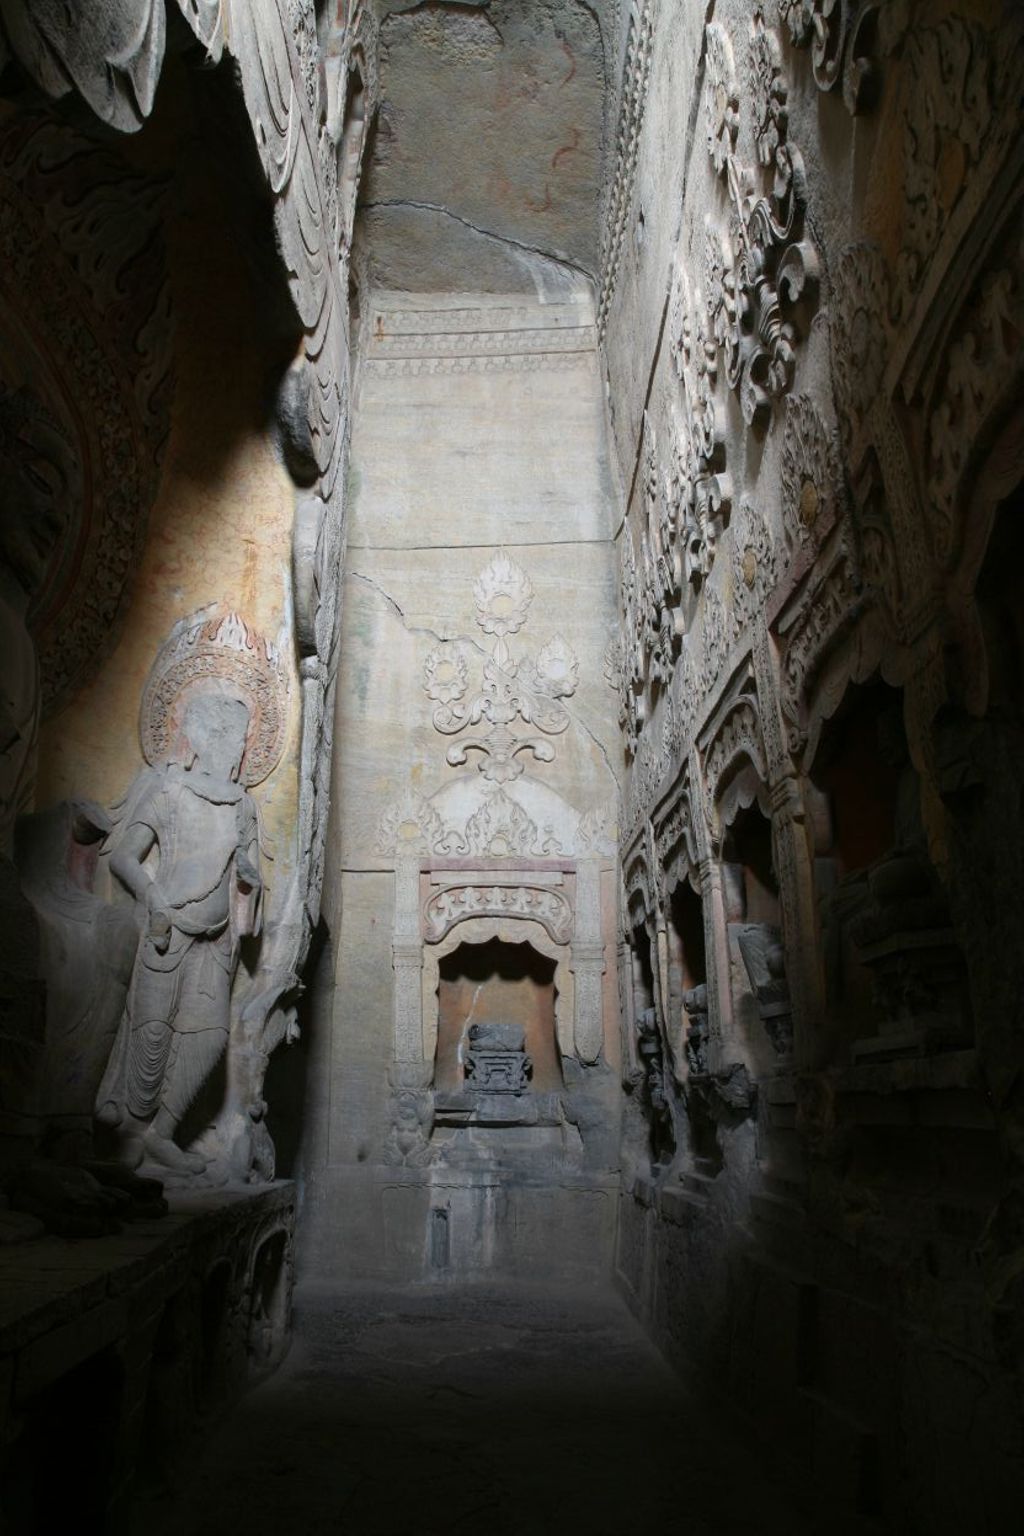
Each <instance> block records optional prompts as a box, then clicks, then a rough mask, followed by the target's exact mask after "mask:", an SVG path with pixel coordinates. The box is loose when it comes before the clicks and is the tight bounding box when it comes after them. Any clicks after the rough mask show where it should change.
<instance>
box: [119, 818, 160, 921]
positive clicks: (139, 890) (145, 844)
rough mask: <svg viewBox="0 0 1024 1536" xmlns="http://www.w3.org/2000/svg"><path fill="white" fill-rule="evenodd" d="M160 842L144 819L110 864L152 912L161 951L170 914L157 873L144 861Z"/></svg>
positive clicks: (127, 835) (135, 825)
mask: <svg viewBox="0 0 1024 1536" xmlns="http://www.w3.org/2000/svg"><path fill="white" fill-rule="evenodd" d="M157 842H158V839H157V835H156V833H155V832H154V831H153V828H152V827H148V826H147V825H146V824H145V822H141V821H136V822H133V823H132V825H131V826H130V827H129V828H128V829H127V831H126V832H125V833H124V835H123V836H122V838H121V839H120V842H119V844H118V847H117V849H116V851H115V852H114V853H113V854H112V855H111V858H110V867H111V869H112V870H113V872H114V874H115V875H116V876H117V878H118V879H119V880H120V881H121V882H122V884H124V885H126V886H127V887H128V889H129V890H130V891H131V893H132V895H133V896H134V897H135V899H136V901H141V902H142V903H143V905H144V906H145V907H146V910H147V911H148V913H149V923H148V929H149V936H150V938H151V939H152V940H153V942H154V943H155V944H156V947H157V949H159V950H161V951H162V950H164V949H166V947H167V944H168V941H169V939H170V933H171V926H172V920H171V914H170V911H169V910H168V906H167V899H166V897H165V896H164V894H163V891H162V890H161V889H160V885H159V882H158V881H157V878H156V876H155V875H153V874H151V872H150V871H149V870H148V869H147V868H146V864H145V860H146V859H147V858H148V856H149V854H150V853H151V852H152V850H153V849H154V848H155V847H156V845H157Z"/></svg>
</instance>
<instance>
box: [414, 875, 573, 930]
mask: <svg viewBox="0 0 1024 1536" xmlns="http://www.w3.org/2000/svg"><path fill="white" fill-rule="evenodd" d="M474 917H498V918H520V919H522V920H523V921H528V922H535V923H540V924H541V926H542V927H543V928H544V929H545V930H546V931H547V933H548V934H549V935H550V937H551V938H552V940H553V941H554V943H556V944H568V943H569V941H570V939H571V938H572V933H573V909H572V903H571V902H570V901H569V898H568V897H567V896H566V895H565V894H564V893H563V892H562V891H556V890H552V889H551V888H550V886H541V885H529V884H527V883H524V884H522V885H489V884H488V885H485V884H478V885H457V886H448V887H446V888H445V889H444V890H441V891H437V892H436V893H435V894H434V895H432V896H431V897H430V898H429V900H428V901H427V902H426V905H425V906H424V909H423V936H424V939H425V941H426V943H428V944H439V943H440V942H441V940H442V939H443V938H444V937H445V936H446V935H447V934H448V933H450V932H451V930H452V929H453V928H454V927H455V926H456V924H458V923H462V922H465V921H466V920H467V919H469V918H474Z"/></svg>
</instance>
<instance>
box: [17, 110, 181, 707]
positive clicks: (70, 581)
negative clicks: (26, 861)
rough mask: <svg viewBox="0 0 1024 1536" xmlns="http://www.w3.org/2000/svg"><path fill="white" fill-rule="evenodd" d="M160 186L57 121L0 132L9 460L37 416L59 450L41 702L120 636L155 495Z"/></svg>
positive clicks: (164, 316) (42, 625) (162, 376)
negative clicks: (59, 532) (57, 518)
mask: <svg viewBox="0 0 1024 1536" xmlns="http://www.w3.org/2000/svg"><path fill="white" fill-rule="evenodd" d="M162 193H163V189H162V186H161V185H160V183H158V182H155V181H153V180H151V179H148V178H146V177H143V176H139V175H136V174H135V173H134V172H132V171H130V170H129V169H128V167H127V165H126V164H125V163H124V162H123V161H122V160H121V158H120V157H119V156H118V155H117V154H115V153H113V152H112V151H111V150H109V149H107V148H100V147H97V145H96V144H95V143H93V142H92V141H91V140H89V139H86V138H84V137H82V136H81V135H80V134H78V133H76V132H75V131H73V130H72V129H70V128H68V127H67V126H65V125H64V124H63V123H60V122H58V121H57V120H56V119H54V118H51V117H50V116H48V115H47V114H43V113H39V114H24V113H22V114H19V115H17V116H16V117H14V118H12V119H11V120H10V121H9V122H7V123H4V124H2V125H0V335H2V336H3V338H4V347H3V351H2V353H0V393H2V395H3V398H4V401H5V408H4V420H5V430H4V435H3V440H2V442H0V456H2V461H7V460H8V457H9V455H11V454H13V453H15V452H16V451H17V444H16V441H15V440H16V439H18V438H23V437H24V436H25V434H26V432H29V431H30V430H31V426H32V423H33V421H38V420H45V421H47V422H48V423H50V425H51V428H52V430H53V432H54V433H55V434H56V440H57V441H59V443H60V445H61V447H60V451H59V454H58V459H59V462H56V461H55V462H53V463H50V465H49V472H50V473H52V474H54V475H56V476H58V478H59V479H60V480H61V482H62V487H61V489H62V494H61V498H60V499H61V502H62V506H63V511H64V516H65V518H66V532H65V534H64V536H63V537H62V538H61V539H60V541H59V542H58V545H57V549H56V553H55V556H54V558H53V559H52V561H51V564H50V567H49V570H48V573H47V576H46V580H45V583H44V585H43V587H42V590H41V591H40V592H39V593H38V595H37V597H36V600H35V603H34V606H33V610H32V612H31V614H30V622H31V624H32V627H33V630H34V631H35V634H36V637H37V644H38V649H39V657H40V666H41V672H42V680H43V692H44V708H45V709H47V710H53V709H54V708H56V707H59V705H60V704H61V703H62V702H64V701H65V700H66V699H67V697H68V696H69V695H70V694H71V693H72V692H74V690H75V689H76V688H77V687H78V686H80V684H81V683H82V682H83V681H84V680H85V678H86V677H87V676H88V674H89V672H90V670H91V669H92V668H93V667H94V666H95V664H96V662H97V661H98V660H99V658H100V657H101V656H102V655H103V654H104V652H105V651H107V650H108V649H109V647H110V645H111V644H112V641H113V639H114V638H115V637H116V633H117V629H118V625H119V623H120V620H121V618H122V616H123V614H124V611H125V608H126V605H127V601H128V598H129V594H130V586H131V577H132V574H133V572H134V571H135V569H136V568H137V565H138V560H139V556H140V553H141V550H142V546H143V543H144V541H145V534H146V520H147V513H148V510H149V507H150V505H151V503H152V501H153V498H154V496H155V493H156V488H157V484H158V479H159V466H160V460H161V456H162V453H163V449H164V445H165V443H166V439H167V433H168V427H169V405H170V395H171V372H170V350H171V335H170V305H169V298H168V292H167V283H166V276H165V271H164V257H163V243H162V239H161V235H160V219H161V212H162ZM52 457H53V456H52V455H48V459H51V458H52ZM0 473H3V467H2V462H0Z"/></svg>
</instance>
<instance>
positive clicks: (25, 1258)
mask: <svg viewBox="0 0 1024 1536" xmlns="http://www.w3.org/2000/svg"><path fill="white" fill-rule="evenodd" d="M169 1198H170V1204H171V1210H170V1213H169V1214H168V1215H167V1216H166V1217H164V1218H163V1219H162V1220H157V1221H149V1222H136V1223H133V1224H132V1225H131V1226H128V1227H126V1229H125V1230H124V1232H123V1233H121V1234H120V1235H118V1236H114V1237H105V1238H98V1239H86V1240H78V1241H68V1240H65V1239H61V1238H55V1237H45V1238H40V1239H38V1240H37V1241H35V1242H30V1243H22V1244H19V1245H17V1246H12V1247H8V1248H4V1249H0V1528H2V1529H3V1530H4V1532H5V1533H8V1532H9V1533H10V1536H22V1533H23V1532H24V1533H28V1532H35V1531H41V1530H59V1529H60V1528H61V1525H62V1523H63V1518H64V1511H66V1509H67V1508H68V1507H71V1508H73V1509H74V1510H75V1512H76V1516H75V1523H76V1525H77V1526H78V1528H79V1529H81V1530H90V1531H93V1530H95V1531H99V1530H107V1529H111V1530H114V1529H117V1525H118V1519H119V1512H120V1511H121V1510H122V1509H123V1508H124V1506H125V1504H126V1501H127V1499H128V1497H129V1495H130V1490H131V1487H132V1482H133V1479H135V1478H138V1479H141V1480H142V1481H144V1482H147V1483H149V1484H150V1485H151V1486H152V1485H153V1484H156V1485H159V1484H161V1483H162V1482H166V1481H168V1480H169V1479H170V1478H171V1476H172V1475H173V1467H174V1464H175V1460H176V1457H177V1455H178V1454H180V1452H181V1451H182V1450H183V1449H184V1448H185V1446H186V1445H187V1443H188V1442H189V1440H190V1439H191V1437H192V1436H193V1435H194V1434H195V1432H196V1427H197V1423H198V1422H199V1420H200V1416H201V1415H202V1413H203V1411H204V1409H207V1408H209V1407H210V1406H212V1405H214V1404H216V1403H218V1402H223V1401H225V1400H226V1399H228V1398H230V1397H233V1396H237V1395H238V1394H239V1393H240V1392H241V1391H242V1390H243V1389H244V1388H245V1387H246V1386H247V1385H249V1384H250V1383H251V1382H252V1381H254V1380H258V1379H259V1378H260V1377H261V1376H263V1375H265V1374H266V1373H267V1372H268V1371H270V1370H272V1369H273V1367H274V1366H275V1365H276V1364H277V1363H278V1361H279V1360H280V1359H281V1358H282V1356H283V1355H284V1353H285V1351H286V1349H287V1345H288V1337H289V1326H290V1309H291V1287H292V1251H293V1237H294V1226H295V1189H294V1186H293V1185H292V1184H289V1183H278V1184H273V1185H269V1186H265V1187H263V1188H259V1189H250V1188H245V1189H238V1190H217V1191H210V1192H202V1193H196V1194H188V1195H186V1194H176V1195H171V1196H170V1197H169Z"/></svg>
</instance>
